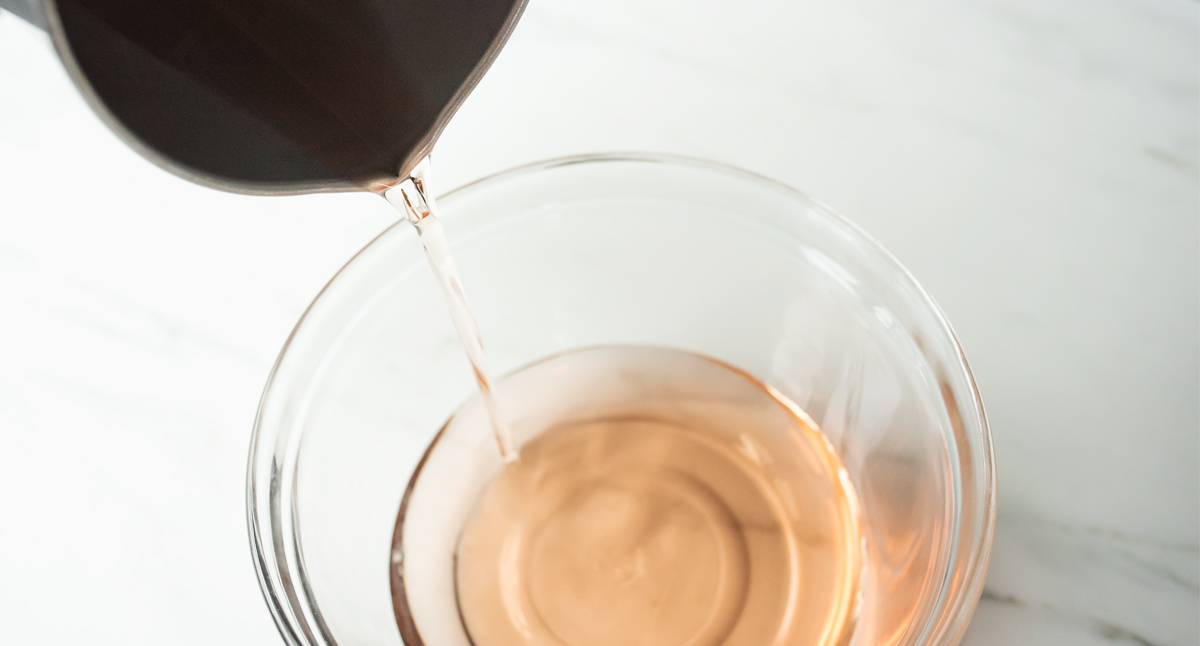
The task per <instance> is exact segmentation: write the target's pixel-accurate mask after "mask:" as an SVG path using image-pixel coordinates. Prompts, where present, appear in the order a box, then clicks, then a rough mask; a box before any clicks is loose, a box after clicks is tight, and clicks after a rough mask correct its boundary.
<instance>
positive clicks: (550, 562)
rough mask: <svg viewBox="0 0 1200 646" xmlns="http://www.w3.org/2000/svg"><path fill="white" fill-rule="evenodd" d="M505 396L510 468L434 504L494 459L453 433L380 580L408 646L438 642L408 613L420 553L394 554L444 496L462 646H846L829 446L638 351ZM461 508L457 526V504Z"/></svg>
mask: <svg viewBox="0 0 1200 646" xmlns="http://www.w3.org/2000/svg"><path fill="white" fill-rule="evenodd" d="M499 393H500V396H501V397H502V398H503V401H504V402H505V404H506V410H507V411H510V414H511V417H510V419H511V420H512V423H513V429H514V433H515V435H516V438H517V440H518V442H519V443H520V458H519V460H517V461H516V462H514V463H511V464H507V465H504V464H500V465H498V466H496V467H495V468H494V469H493V470H492V472H491V473H490V474H489V475H488V476H487V478H486V481H484V482H481V483H480V484H479V486H475V487H459V488H455V487H446V486H442V485H445V484H446V483H447V482H449V478H450V477H451V476H450V475H449V474H451V473H452V472H453V468H452V465H453V464H454V463H456V462H459V463H461V464H462V465H463V467H464V468H462V469H460V470H459V471H458V472H459V473H460V474H463V475H462V476H461V478H467V479H469V478H470V477H471V476H469V475H466V474H468V473H472V472H474V473H477V472H480V471H487V469H478V468H476V469H471V468H470V467H469V466H467V463H470V462H471V460H470V459H468V458H467V456H468V454H469V453H470V452H471V451H477V450H491V451H492V452H495V448H494V444H490V445H489V443H488V442H486V441H482V440H481V441H477V442H474V441H466V440H465V439H464V438H468V437H481V438H483V437H485V436H486V430H487V429H483V430H477V429H471V428H467V427H469V426H474V425H486V417H485V416H483V415H481V414H474V415H463V414H459V415H456V416H455V418H452V419H451V421H450V423H448V425H447V427H446V429H444V430H443V433H442V434H441V435H440V436H439V439H438V440H436V441H435V443H434V445H433V446H432V447H431V448H430V451H429V452H428V453H427V455H426V460H425V462H424V463H423V466H422V468H420V469H418V471H417V474H416V475H414V480H413V482H412V483H411V484H410V488H409V491H408V493H407V494H406V497H405V503H404V506H403V508H402V511H401V515H400V518H399V519H398V521H397V530H396V539H395V540H396V544H395V546H394V547H395V549H396V552H395V553H396V555H397V556H395V557H394V559H395V561H396V563H395V564H394V565H395V566H394V568H393V572H392V576H393V600H394V605H395V609H396V613H397V620H398V622H399V624H400V626H401V629H402V632H403V633H404V634H405V639H406V642H407V643H410V644H413V643H426V644H434V643H446V641H447V639H446V637H445V635H447V634H449V633H445V632H443V630H444V628H445V627H444V626H438V625H436V624H437V618H436V617H435V616H434V615H435V614H436V613H434V612H431V611H427V610H425V608H427V607H428V600H427V599H422V601H421V603H413V600H414V598H416V597H417V595H421V594H422V592H423V590H425V591H426V592H428V588H431V587H433V586H429V585H425V584H424V582H425V581H428V580H431V577H430V576H429V575H428V573H427V572H424V571H423V570H422V569H421V568H422V567H427V566H422V565H414V564H413V561H414V560H415V559H418V558H420V551H421V549H422V548H421V547H420V546H419V545H417V544H415V543H414V545H412V546H410V545H407V544H406V538H407V539H409V540H412V537H414V536H416V535H417V534H418V532H420V531H421V528H420V527H411V526H409V524H410V523H419V524H423V525H428V524H429V523H432V522H436V521H435V519H436V518H438V517H439V514H435V513H430V512H421V511H419V510H420V509H424V508H425V507H423V506H422V500H421V499H422V498H426V499H427V500H425V501H424V502H429V500H430V499H432V498H434V497H437V496H439V495H440V496H441V499H442V502H441V504H442V505H443V508H442V510H441V511H440V516H442V517H449V518H453V519H455V520H454V521H453V522H458V523H459V526H458V527H457V528H456V529H455V530H454V532H453V533H445V534H444V536H446V537H451V536H456V537H457V539H456V540H457V544H456V545H455V546H454V550H455V558H454V560H453V572H452V577H453V595H454V600H453V601H454V603H455V604H456V606H457V608H456V609H457V613H456V614H457V616H458V617H459V618H460V621H461V624H462V628H461V630H462V632H464V633H465V635H466V636H467V638H468V639H469V643H473V644H474V645H475V646H508V645H524V644H539V645H547V646H548V645H565V646H600V645H604V646H608V645H611V644H629V645H645V646H675V645H684V644H687V645H694V646H699V645H710V644H711V645H716V644H724V645H729V646H759V645H762V646H766V645H783V644H786V645H801V646H808V645H813V646H816V645H834V644H843V643H845V641H846V640H847V639H848V637H849V634H850V632H851V630H852V628H853V622H854V619H855V614H856V610H857V608H856V603H857V599H858V594H857V591H858V584H859V572H860V567H861V553H860V550H861V548H860V529H859V517H858V507H857V501H856V498H855V495H854V491H853V488H852V487H851V485H850V484H849V480H848V478H847V476H846V474H845V472H844V469H843V468H842V466H841V463H840V462H839V460H838V458H837V456H836V455H835V454H834V453H833V451H832V450H831V448H830V446H829V445H828V443H827V442H826V441H825V439H824V438H823V436H822V435H821V434H820V432H819V431H818V430H817V429H816V428H815V426H814V424H813V423H812V422H811V421H810V420H809V419H808V418H807V416H806V415H804V413H803V412H801V411H800V410H799V409H797V408H796V407H795V406H794V405H793V404H791V403H790V402H789V401H787V400H786V399H784V398H783V397H782V396H781V395H779V393H777V392H775V391H774V390H772V389H770V388H769V387H767V386H765V385H763V384H761V383H759V382H758V381H756V380H755V379H753V378H752V377H749V376H748V375H746V374H744V373H742V372H740V371H738V370H736V369H734V368H732V367H730V366H727V365H725V364H722V363H720V362H717V361H714V360H712V359H708V358H705V357H701V356H698V355H694V354H690V353H686V352H681V351H677V350H671V349H665V348H656V347H636V346H619V347H600V348H589V349H583V350H577V351H573V352H569V353H566V354H563V355H559V356H556V357H552V358H550V359H547V360H544V361H541V362H538V363H536V364H533V365H531V366H528V367H526V368H524V369H522V370H519V371H517V372H516V373H514V374H512V375H509V376H508V377H506V378H504V379H502V380H501V381H500V384H499ZM466 447H475V448H466ZM456 454H459V455H457V456H456ZM493 462H494V459H493ZM439 492H440V494H439ZM471 496H474V498H473V499H472V500H467V501H460V502H462V504H461V508H462V509H463V510H464V511H463V513H461V514H455V513H454V511H453V509H455V508H456V504H455V502H454V501H453V500H451V499H452V498H455V497H471ZM414 505H415V506H414ZM413 509H418V511H417V512H416V514H415V515H413V514H411V513H406V512H411V511H412V510H413ZM425 528H426V529H428V527H425ZM445 547H446V548H449V546H445ZM408 586H423V587H421V588H414V589H412V590H409V589H408ZM422 603H424V604H426V605H425V606H422V605H421V604H422Z"/></svg>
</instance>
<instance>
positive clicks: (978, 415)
mask: <svg viewBox="0 0 1200 646" xmlns="http://www.w3.org/2000/svg"><path fill="white" fill-rule="evenodd" d="M602 162H634V163H655V164H671V165H675V166H690V167H694V168H700V169H705V170H709V171H715V172H720V173H724V174H728V175H733V176H737V177H741V178H745V179H750V180H753V181H755V182H758V183H765V184H768V185H770V186H771V187H773V188H775V189H783V190H784V191H786V192H788V193H791V194H793V195H795V196H797V197H798V198H800V199H802V200H804V201H807V202H809V203H811V204H813V205H815V206H816V207H818V208H819V210H820V211H821V213H822V215H823V216H825V217H829V218H832V219H834V220H836V221H837V222H838V223H839V224H841V225H842V226H845V227H847V228H849V229H850V230H852V231H853V232H854V233H855V234H856V235H858V236H860V237H861V238H862V239H863V240H865V241H866V242H868V243H869V244H870V246H871V247H872V249H873V250H874V251H875V252H876V253H878V254H880V256H881V257H883V258H884V259H885V260H886V261H887V263H888V264H889V265H890V266H891V269H892V270H893V271H896V272H898V273H899V275H900V276H902V277H903V278H904V279H906V280H907V281H908V282H909V283H910V284H911V285H912V286H913V287H914V288H915V289H916V292H917V294H918V296H919V298H920V300H922V301H923V302H924V304H925V306H926V307H928V308H929V310H930V311H931V312H932V313H933V314H934V316H935V318H936V320H937V323H938V325H939V327H940V328H941V330H942V332H943V333H944V334H945V335H946V336H947V338H948V339H949V340H950V341H951V343H952V344H953V346H954V349H955V353H956V355H957V357H958V362H959V368H960V369H961V370H962V372H963V374H964V375H965V376H966V379H967V383H968V384H969V386H970V391H971V398H972V403H973V404H974V412H975V419H976V420H977V422H978V424H979V431H980V434H979V440H980V442H979V452H980V457H981V458H982V460H981V462H982V465H983V472H982V474H981V475H982V477H981V478H980V480H979V492H980V493H981V495H982V499H983V506H982V509H981V515H982V518H981V519H980V521H979V526H978V532H979V536H978V539H977V540H976V541H975V542H973V543H971V544H970V545H969V546H968V547H969V548H970V550H969V552H968V554H966V562H967V563H968V564H969V565H970V569H969V570H968V571H967V573H966V575H965V577H964V583H963V584H962V585H961V586H960V587H959V588H958V590H957V594H955V595H954V597H953V598H948V597H946V593H947V590H948V588H949V587H950V586H949V576H950V573H951V572H950V568H948V569H947V572H946V575H945V576H943V580H942V582H941V586H940V588H939V590H938V596H937V598H936V599H935V603H934V604H933V606H932V609H933V612H931V613H930V616H929V617H928V619H927V620H926V624H925V625H924V626H922V627H921V629H922V630H921V634H920V635H919V640H920V641H913V637H915V636H916V635H914V634H913V631H912V630H911V628H912V627H910V631H908V632H906V634H905V637H904V638H903V639H902V640H901V641H900V642H898V643H899V644H904V645H916V644H936V645H938V646H952V645H954V644H957V643H958V642H959V640H961V638H962V636H963V633H964V632H965V631H966V628H967V625H968V623H969V622H968V621H967V620H968V619H969V618H970V617H971V616H972V614H973V613H974V610H975V606H976V605H977V604H978V601H979V596H980V593H981V592H982V591H983V584H984V579H985V576H986V573H987V568H988V561H989V559H990V556H991V546H992V539H993V533H994V528H995V522H996V464H995V455H994V452H993V446H992V436H991V431H990V428H989V425H988V420H987V414H986V412H985V410H984V406H983V400H982V398H981V396H980V394H979V388H978V386H977V384H976V382H975V377H974V374H973V373H972V372H971V368H970V366H969V365H968V363H967V358H966V355H965V354H964V352H963V350H962V346H961V344H959V342H958V337H957V335H955V333H954V330H953V329H952V327H951V326H950V322H949V320H948V319H947V318H946V316H945V314H944V313H943V312H942V310H941V308H940V307H938V305H937V303H936V302H935V301H934V300H933V298H932V297H931V296H930V295H929V293H928V292H927V291H926V290H925V288H924V287H923V286H922V285H921V283H920V282H918V281H917V280H916V278H915V277H914V276H913V275H912V273H911V272H910V271H909V270H908V268H906V267H905V266H904V265H903V264H902V263H901V262H900V261H899V260H898V259H897V258H896V257H895V256H894V255H893V254H892V253H891V252H890V251H888V249H887V248H886V247H884V246H883V245H882V244H880V242H879V241H878V240H876V239H875V238H874V237H872V236H871V235H870V234H869V233H867V232H866V231H864V230H863V229H862V228H860V227H859V226H858V225H857V224H855V223H854V222H852V221H851V220H849V219H847V218H846V217H845V216H843V215H841V214H840V213H838V212H837V211H835V210H833V209H831V208H830V207H829V206H828V205H826V204H825V203H824V202H821V201H820V200H816V199H814V198H812V197H811V196H809V195H808V194H806V193H804V192H803V191H800V190H798V189H795V188H793V187H791V186H788V185H787V184H784V183H782V182H779V181H777V180H774V179H771V178H770V177H767V176H765V175H761V174H758V173H755V172H753V171H747V170H743V169H741V168H736V167H734V166H729V165H727V164H723V163H720V162H713V161H709V160H705V159H700V158H695V157H687V156H682V155H671V154H661V153H644V152H620V153H590V154H581V155H570V156H566V157H557V158H553V159H548V160H542V161H536V162H531V163H528V164H523V165H520V166H516V167H513V168H509V169H507V170H502V171H499V172H496V173H492V174H490V175H486V176H484V177H481V178H479V179H477V180H474V181H472V182H469V183H467V184H464V185H462V186H459V187H457V188H455V189H453V190H451V191H449V192H447V193H446V194H444V195H442V196H440V197H439V199H441V200H445V199H449V198H451V197H452V196H454V195H457V194H459V193H465V192H468V191H470V190H472V189H475V188H477V187H479V186H482V185H485V184H490V183H491V182H493V181H495V180H498V179H502V178H509V177H518V176H525V175H531V174H534V173H537V172H539V171H546V170H553V169H555V168H559V167H563V166H571V165H577V164H587V163H602ZM402 225H404V220H403V219H400V220H397V221H396V222H395V223H393V224H392V225H390V226H388V227H386V228H385V229H384V230H383V231H381V232H380V233H379V235H377V236H376V237H375V238H373V239H372V240H371V241H370V242H368V243H367V244H366V245H364V246H363V248H362V249H360V250H359V251H358V252H356V253H355V254H354V255H353V256H352V257H351V258H350V259H349V260H348V261H347V262H346V263H345V264H344V265H343V266H342V267H341V268H340V269H339V270H338V271H337V273H336V274H334V275H333V277H332V278H330V279H329V281H328V282H327V283H326V284H325V286H324V287H322V288H321V291H320V292H318V293H317V295H316V296H315V297H314V298H313V300H312V302H311V303H310V304H309V305H308V307H307V308H305V310H304V313H303V314H302V315H301V316H300V319H299V320H298V321H297V322H296V325H295V327H293V329H292V331H291V333H290V334H289V335H288V338H287V340H286V341H285V342H284V344H283V347H282V348H281V349H280V351H279V355H278V357H277V358H276V360H275V363H274V365H273V366H272V368H271V373H270V376H269V377H268V379H267V383H266V385H265V386H264V388H263V394H262V397H261V399H260V400H259V406H258V411H257V414H256V416H255V420H254V430H253V433H252V435H251V441H250V452H249V461H248V465H247V474H246V481H247V482H246V484H247V487H246V507H247V509H246V512H247V524H248V529H249V538H250V548H251V552H252V556H253V557H254V568H255V571H256V573H257V575H258V579H259V586H260V588H261V591H262V593H263V598H264V600H265V601H266V602H267V606H268V608H269V609H270V611H271V615H272V617H273V618H274V620H275V625H276V627H277V628H278V629H279V632H280V635H281V636H282V637H283V638H284V641H286V642H287V643H288V644H289V646H310V645H313V644H329V645H334V644H336V643H337V642H336V641H335V640H332V638H330V639H325V637H324V635H329V631H328V629H327V627H326V626H325V625H324V621H323V619H322V618H321V616H320V612H319V610H318V608H317V606H316V600H315V599H314V598H313V595H312V591H311V590H310V589H309V588H308V582H307V580H306V578H305V577H304V576H303V574H301V576H300V577H299V578H300V579H301V586H302V587H303V588H304V591H303V592H304V596H305V599H304V601H303V602H302V601H301V600H300V599H299V598H298V597H297V595H296V590H295V589H294V586H293V585H292V582H291V577H290V575H288V576H285V575H284V573H282V572H281V571H280V569H279V567H278V565H279V564H280V559H279V556H280V552H282V553H283V556H284V561H285V562H288V565H289V566H294V567H295V568H296V569H297V571H298V572H300V573H303V571H304V566H303V556H302V552H301V550H300V544H299V537H298V536H295V535H293V536H292V541H291V543H292V544H291V547H292V550H288V549H286V548H285V544H284V541H283V537H282V536H280V535H279V534H280V533H281V532H278V531H273V532H272V533H271V536H272V539H273V540H270V541H264V540H263V538H264V536H263V531H262V530H263V524H264V523H263V521H265V522H266V524H269V525H270V526H271V528H272V529H273V530H275V529H281V528H282V529H283V530H284V531H283V532H282V533H284V534H291V533H292V532H291V529H290V528H288V527H286V526H285V525H286V524H285V523H283V522H282V521H283V515H282V511H281V510H280V509H279V508H278V506H277V505H276V504H275V502H276V501H275V498H276V497H277V496H278V494H279V492H280V491H281V488H280V484H281V482H280V478H279V472H278V469H277V467H278V466H279V465H278V464H277V463H276V462H275V460H274V459H272V460H270V462H269V463H268V464H267V465H266V472H265V473H263V474H260V473H259V469H257V468H256V467H258V466H259V465H258V462H259V461H260V456H259V446H260V444H261V442H262V441H263V439H264V438H263V433H262V431H263V428H262V416H263V411H264V409H265V407H266V404H267V402H268V399H269V398H270V397H271V394H272V392H273V385H274V384H275V382H276V379H277V378H278V377H279V375H280V372H279V369H280V367H281V365H282V363H283V359H284V357H285V356H286V355H287V352H288V350H289V349H290V348H291V346H292V343H293V342H294V341H295V339H296V337H297V334H298V332H299V331H300V329H301V327H303V325H304V323H305V321H306V320H307V319H308V317H309V316H310V314H311V313H312V312H313V310H314V308H315V307H316V305H317V303H318V302H320V301H321V299H322V297H323V296H324V295H325V293H326V292H327V291H329V289H330V288H331V287H332V286H333V284H334V283H335V282H337V281H338V278H339V277H340V276H341V275H342V274H343V273H344V272H345V271H346V270H347V268H348V267H349V266H350V265H352V264H353V263H354V262H355V260H357V259H358V257H359V256H360V255H362V254H363V253H365V252H366V251H367V250H368V249H370V248H371V247H372V246H373V245H374V244H375V243H376V242H378V241H379V240H380V239H382V238H383V237H384V236H386V235H388V233H389V232H391V230H392V229H393V228H394V227H396V226H402ZM272 438H273V439H277V435H274V434H273V435H272ZM294 439H295V438H289V441H288V450H287V453H288V454H289V455H292V456H294V454H295V453H296V451H298V448H299V447H298V445H296V444H297V443H296V442H295V441H294ZM276 444H277V442H276ZM966 448H967V447H960V449H966ZM271 453H272V455H273V454H274V453H275V451H274V450H272V452H271ZM260 475H264V476H266V478H265V480H266V481H267V482H269V483H270V485H269V487H270V489H269V494H270V495H268V497H267V503H268V504H267V506H266V508H264V509H260V508H259V506H258V505H257V504H256V500H255V499H256V497H257V496H258V492H259V490H260V488H259V477H260ZM293 486H294V481H293ZM291 511H292V513H293V514H294V513H295V509H292V510H291ZM956 522H957V524H956V525H955V526H954V527H953V528H952V529H953V534H954V535H955V536H956V537H957V536H960V535H961V534H962V532H963V527H962V525H961V518H956ZM957 542H958V543H959V544H961V543H962V541H961V540H959V541H957ZM272 565H274V566H275V567H272ZM289 569H290V567H289ZM272 570H273V571H272ZM285 579H286V580H285ZM281 593H282V595H281ZM284 598H286V599H287V601H284ZM297 608H299V610H300V612H301V613H302V614H305V615H307V617H306V619H309V620H311V621H312V623H316V624H318V625H319V626H320V629H321V631H322V633H324V635H323V636H322V637H320V639H319V640H318V638H317V636H316V635H314V634H313V633H312V632H310V630H309V629H308V627H307V626H308V622H307V621H304V620H301V619H299V618H298V617H297V616H296V613H295V610H296V609H297ZM297 631H300V632H303V633H304V635H305V636H307V637H308V640H306V641H302V640H301V639H300V636H299V635H298V634H297Z"/></svg>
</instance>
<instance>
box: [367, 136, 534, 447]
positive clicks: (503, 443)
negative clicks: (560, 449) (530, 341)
mask: <svg viewBox="0 0 1200 646" xmlns="http://www.w3.org/2000/svg"><path fill="white" fill-rule="evenodd" d="M428 176H429V158H425V159H423V160H422V161H421V163H419V164H417V166H416V168H414V169H413V171H412V173H411V174H410V175H409V177H408V178H407V179H405V180H404V181H402V182H400V183H398V184H394V185H392V186H391V187H389V188H387V189H385V190H384V191H383V196H384V197H385V198H387V201H388V202H390V203H391V205H392V206H393V207H395V208H396V210H397V211H399V212H400V213H401V215H403V216H404V219H405V220H407V221H408V223H409V224H411V225H413V227H414V228H415V229H416V230H417V235H418V236H419V237H420V238H421V246H422V247H424V249H425V258H426V260H428V261H429V267H430V269H432V270H433V275H434V277H435V278H436V279H437V283H438V287H439V288H441V292H442V296H443V297H444V298H445V299H446V306H447V307H448V308H449V310H450V318H451V319H453V321H454V330H455V332H457V333H458V340H459V342H460V343H461V344H462V347H463V350H465V351H466V353H467V359H468V360H469V361H470V362H471V368H472V370H473V371H474V372H475V382H476V383H477V384H478V385H479V394H480V395H481V396H482V397H483V403H484V406H485V407H486V408H487V413H488V417H489V419H490V421H491V424H492V432H493V434H494V435H495V438H496V444H497V446H498V447H499V449H500V457H502V458H503V459H504V461H505V462H508V463H511V462H514V461H516V459H517V447H516V444H515V443H514V442H513V437H512V431H510V430H509V427H508V422H507V421H506V420H505V418H504V415H503V414H502V412H501V411H500V404H499V402H498V401H497V398H496V394H495V393H494V392H492V384H493V383H494V380H493V379H492V373H491V371H490V370H489V369H488V365H487V358H486V356H485V355H484V352H483V343H482V342H481V341H480V339H479V326H478V325H477V324H476V323H475V315H474V314H473V313H472V312H471V307H470V305H468V304H467V296H466V293H465V292H464V291H463V288H462V281H460V280H459V277H458V268H457V267H455V265H454V257H453V256H451V255H450V245H449V243H448V242H447V241H446V234H445V231H444V230H443V229H442V223H441V221H440V220H438V217H437V207H436V206H435V204H434V200H433V195H432V194H431V193H430V192H429V189H428V183H427V178H428Z"/></svg>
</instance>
